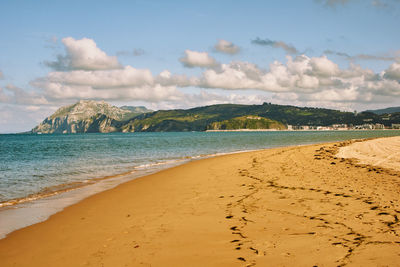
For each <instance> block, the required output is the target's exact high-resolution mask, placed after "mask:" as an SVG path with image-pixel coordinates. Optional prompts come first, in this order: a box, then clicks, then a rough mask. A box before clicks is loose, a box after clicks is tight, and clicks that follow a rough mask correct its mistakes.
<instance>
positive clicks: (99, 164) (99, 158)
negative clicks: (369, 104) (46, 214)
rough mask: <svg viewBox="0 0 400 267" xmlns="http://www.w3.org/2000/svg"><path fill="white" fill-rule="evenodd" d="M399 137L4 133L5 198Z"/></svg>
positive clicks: (1, 178)
mask: <svg viewBox="0 0 400 267" xmlns="http://www.w3.org/2000/svg"><path fill="white" fill-rule="evenodd" d="M394 135H400V131H322V132H317V131H310V132H300V131H299V132H291V131H282V132H279V131H278V132H189V133H110V134H70V135H15V134H9V135H0V202H6V201H8V200H12V199H18V198H25V197H27V196H29V195H32V194H37V193H41V192H42V193H43V192H45V191H52V190H57V186H59V185H69V184H72V183H74V182H87V181H89V180H90V179H95V178H102V177H105V176H110V175H115V174H119V173H124V172H135V171H136V170H138V169H141V168H142V169H143V168H147V169H151V168H153V167H155V166H159V165H160V164H164V163H174V162H182V161H184V160H187V159H190V158H196V157H202V156H207V155H214V154H218V153H230V152H236V151H245V150H254V149H263V148H271V147H278V146H289V145H300V144H309V143H319V142H327V141H337V140H346V139H354V138H369V137H380V136H394ZM165 166H168V165H167V164H166V165H165Z"/></svg>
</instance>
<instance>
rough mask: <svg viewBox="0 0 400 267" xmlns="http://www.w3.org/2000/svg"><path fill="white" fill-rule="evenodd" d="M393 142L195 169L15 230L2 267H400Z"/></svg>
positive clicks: (141, 182)
mask: <svg viewBox="0 0 400 267" xmlns="http://www.w3.org/2000/svg"><path fill="white" fill-rule="evenodd" d="M399 142H400V137H392V138H381V139H375V140H369V141H364V142H358V141H346V142H338V143H329V144H319V145H307V146H298V147H287V148H276V149H269V150H262V151H255V152H246V153H239V154H231V155H225V156H218V157H214V158H209V159H202V160H198V161H192V162H190V163H187V164H184V165H181V166H177V167H174V168H170V169H167V170H164V171H161V172H158V173H156V174H152V175H149V176H145V177H142V178H139V179H136V180H133V181H131V182H128V183H125V184H122V185H120V186H118V187H116V188H114V189H112V190H108V191H105V192H102V193H99V194H96V195H93V196H91V197H89V198H87V199H85V200H83V201H81V202H79V203H77V204H75V205H72V206H70V207H68V208H66V209H65V210H64V211H62V212H60V213H57V214H55V215H53V216H51V217H50V219H48V220H47V221H45V222H43V223H39V224H35V225H32V226H29V227H27V228H24V229H21V230H18V231H15V232H13V233H11V234H10V235H9V236H7V237H6V238H5V239H2V240H0V266H2V267H6V266H345V265H346V266H400V221H399V217H400V169H399V166H400V157H399V155H400V154H399V153H400V146H399V145H398V144H399ZM339 150H340V151H339ZM337 153H339V154H338V155H337ZM396 153H397V154H396ZM342 157H344V158H342ZM356 158H359V159H360V160H357V159H356ZM367 159H368V160H367Z"/></svg>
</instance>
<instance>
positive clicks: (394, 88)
mask: <svg viewBox="0 0 400 267" xmlns="http://www.w3.org/2000/svg"><path fill="white" fill-rule="evenodd" d="M399 65H400V64H398V63H393V64H392V65H391V66H390V67H389V68H388V69H387V70H385V71H384V72H382V73H380V74H376V73H374V72H373V71H372V70H369V69H364V68H362V67H361V66H359V65H355V64H351V65H350V67H349V68H348V69H340V68H339V66H338V65H337V64H336V63H334V62H333V61H331V60H329V59H328V58H327V57H326V56H322V57H311V58H310V57H307V56H305V55H301V56H296V57H295V58H292V57H291V56H287V62H286V64H284V63H281V62H278V61H275V62H273V63H271V64H270V66H269V69H268V70H263V69H261V68H259V67H258V66H256V65H254V64H251V63H248V62H231V63H230V64H221V67H220V68H219V69H217V70H215V69H207V70H205V71H204V72H203V74H202V75H201V77H200V78H199V79H198V80H193V81H195V82H194V83H192V84H191V86H197V87H201V88H219V89H226V90H248V89H253V90H261V91H265V92H273V93H276V94H281V95H284V96H287V95H288V94H291V95H292V96H293V95H294V96H295V99H296V100H298V101H302V102H303V103H309V102H316V101H318V99H320V101H323V102H324V103H328V102H331V103H342V104H343V103H372V102H376V101H381V102H392V101H393V99H395V98H397V97H399V96H400V83H399V79H400V76H399V74H400V72H399ZM338 105H339V104H338Z"/></svg>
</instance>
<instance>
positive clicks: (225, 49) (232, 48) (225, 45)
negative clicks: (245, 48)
mask: <svg viewBox="0 0 400 267" xmlns="http://www.w3.org/2000/svg"><path fill="white" fill-rule="evenodd" d="M214 49H215V51H217V52H220V53H224V54H229V55H234V54H237V53H239V52H240V48H239V46H237V45H234V44H233V43H232V42H229V41H226V40H219V41H218V42H217V43H216V44H215V45H214Z"/></svg>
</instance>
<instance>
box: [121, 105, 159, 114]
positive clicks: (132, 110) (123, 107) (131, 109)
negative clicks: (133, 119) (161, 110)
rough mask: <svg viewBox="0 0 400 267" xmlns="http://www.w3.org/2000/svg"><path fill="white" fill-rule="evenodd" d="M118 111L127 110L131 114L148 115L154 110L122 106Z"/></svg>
mask: <svg viewBox="0 0 400 267" xmlns="http://www.w3.org/2000/svg"><path fill="white" fill-rule="evenodd" d="M120 109H123V110H129V111H130V112H132V113H137V114H142V113H149V112H153V111H154V110H151V109H148V108H146V107H144V106H139V107H133V106H122V107H120Z"/></svg>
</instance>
